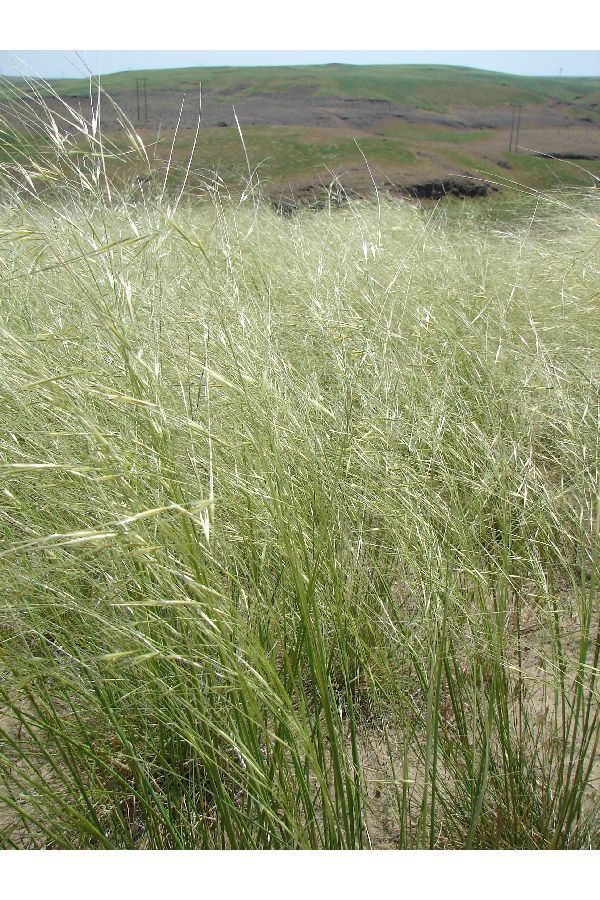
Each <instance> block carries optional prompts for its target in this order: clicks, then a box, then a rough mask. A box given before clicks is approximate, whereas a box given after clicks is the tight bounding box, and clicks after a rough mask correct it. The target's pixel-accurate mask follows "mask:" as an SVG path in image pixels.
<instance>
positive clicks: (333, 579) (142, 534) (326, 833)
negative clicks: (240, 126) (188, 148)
mask: <svg viewBox="0 0 600 900" xmlns="http://www.w3.org/2000/svg"><path fill="white" fill-rule="evenodd" d="M50 137H51V136H50ZM54 140H55V147H56V154H55V157H54V159H50V158H49V157H48V154H47V153H46V152H45V151H44V152H43V153H42V155H41V156H40V157H39V158H30V159H29V160H27V159H26V158H25V156H24V155H21V156H20V157H19V158H18V160H16V161H14V162H11V161H10V160H9V161H6V162H4V163H2V169H1V175H2V192H3V193H2V198H3V199H2V205H1V207H0V272H1V280H0V354H1V356H2V372H3V376H2V385H1V390H2V403H1V406H0V479H1V480H0V498H1V499H0V529H1V534H2V538H1V545H0V559H1V563H2V570H3V601H2V606H1V609H0V722H1V726H0V840H1V843H2V846H3V847H7V848H8V847H26V846H33V847H47V848H75V849H78V848H104V849H110V848H135V849H142V848H166V849H169V848H172V849H183V848H217V849H218V848H224V849H225V848H255V849H277V848H293V849H300V848H330V849H340V848H371V847H381V848H458V849H463V848H474V849H486V848H487V849H495V848H525V849H546V848H568V849H575V848H590V847H596V848H597V847H598V846H599V845H600V841H599V837H600V831H599V826H600V804H599V801H598V790H597V789H598V776H599V769H598V740H599V735H600V731H599V728H600V719H599V713H598V662H599V652H600V630H599V622H598V584H599V582H598V575H599V573H598V549H599V528H600V501H599V486H600V480H599V468H598V463H599V451H600V443H599V432H598V413H599V395H598V385H599V380H598V376H599V374H600V373H599V360H598V353H597V348H598V342H599V337H600V334H599V331H600V328H599V325H600V320H599V318H598V297H599V296H600V272H599V270H598V260H597V246H598V226H599V224H600V219H599V217H598V200H597V195H596V193H595V192H594V191H593V190H585V191H570V192H567V191H564V190H561V191H557V192H554V193H547V194H541V193H538V192H534V191H530V190H525V189H523V190H520V191H518V190H516V189H515V190H514V191H513V192H512V193H506V192H505V194H504V195H503V198H502V200H501V201H499V202H488V201H486V200H484V201H482V202H481V203H479V204H465V203H463V202H457V203H446V204H438V205H435V206H429V207H419V206H416V205H411V204H410V203H408V202H406V201H404V200H396V201H392V200H390V199H388V198H384V197H380V202H379V203H377V202H375V201H364V200H360V201H357V202H354V201H350V202H349V203H346V204H345V205H344V206H343V207H342V208H336V207H335V206H334V205H331V206H329V207H325V209H324V210H322V211H321V212H313V211H310V210H304V211H301V212H300V213H299V214H298V215H297V216H294V217H293V218H291V219H289V220H287V219H284V218H282V217H281V216H278V215H277V214H276V213H275V212H274V211H273V210H272V209H271V207H270V206H268V205H267V204H266V203H264V202H263V200H262V199H261V193H260V186H259V185H257V183H256V181H255V180H252V182H251V183H250V184H249V185H248V188H247V190H246V191H245V193H244V194H243V195H242V196H241V198H240V196H239V195H238V196H236V195H231V196H230V195H228V194H227V192H226V191H225V189H224V188H223V187H222V186H220V185H219V184H218V182H215V181H210V182H208V183H207V184H206V186H205V196H206V197H207V199H206V200H205V202H203V203H200V202H197V201H195V202H194V201H193V200H192V199H191V197H190V196H189V194H188V193H187V188H186V187H185V185H183V184H181V191H182V193H180V194H179V196H178V195H177V194H176V193H174V192H173V191H172V190H163V186H164V184H165V183H166V182H165V183H163V185H161V184H160V183H152V184H151V185H150V186H149V187H148V189H147V191H146V193H145V194H142V193H141V192H138V194H137V195H133V194H132V192H131V191H127V192H123V190H122V188H119V186H118V183H117V182H115V181H111V179H110V178H109V177H107V175H106V172H107V169H106V162H107V157H109V156H110V155H111V154H114V155H115V156H117V150H116V149H115V148H114V147H112V146H111V145H110V143H107V144H106V145H105V144H103V143H102V140H101V136H98V134H90V135H88V150H87V153H85V154H83V153H82V152H81V150H80V152H78V153H77V154H72V153H70V152H69V146H70V145H69V144H68V142H67V143H66V144H65V143H64V142H63V139H62V138H61V137H60V135H58V136H57V135H55V136H54ZM132 144H133V146H135V138H134V137H133V141H132ZM136 152H137V153H138V155H139V158H140V160H142V161H143V160H144V159H145V158H146V157H145V151H144V149H143V148H142V147H140V146H139V144H138V145H137V151H136ZM192 174H193V173H192ZM194 177H195V178H196V180H197V179H198V178H199V176H198V174H197V173H196V174H195V176H194ZM191 178H192V175H190V179H191Z"/></svg>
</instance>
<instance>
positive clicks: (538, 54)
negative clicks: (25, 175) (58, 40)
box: [0, 50, 600, 78]
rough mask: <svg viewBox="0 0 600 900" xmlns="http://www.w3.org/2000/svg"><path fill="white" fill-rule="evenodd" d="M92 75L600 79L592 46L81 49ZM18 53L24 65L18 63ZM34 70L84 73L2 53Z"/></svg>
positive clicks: (78, 67) (14, 69) (47, 56)
mask: <svg viewBox="0 0 600 900" xmlns="http://www.w3.org/2000/svg"><path fill="white" fill-rule="evenodd" d="M80 53H81V56H82V57H83V58H84V59H85V60H86V62H87V65H88V67H89V68H90V69H91V71H92V72H93V73H94V74H98V73H100V74H104V75H106V74H108V73H110V72H120V71H124V70H126V69H163V68H176V67H180V66H198V65H206V66H258V65H262V66H265V65H306V64H311V63H312V64H316V63H331V62H345V63H354V64H361V63H372V64H384V63H422V64H431V65H433V64H445V65H457V66H473V67H476V68H481V69H492V70H495V71H499V72H509V73H513V74H515V75H558V74H559V73H561V70H562V75H565V76H567V75H595V76H596V77H600V51H591V50H531V51H516V50H399V51H379V50H331V51H327V50H306V51H299V50H197V51H187V50H186V51H165V50H131V51H125V50H103V51H100V50H94V51H80ZM17 57H19V58H20V59H21V60H22V63H19V62H18V61H17V59H16V58H17ZM33 73H35V74H37V75H40V76H42V77H45V78H57V77H77V76H79V75H81V74H84V73H85V70H84V67H83V66H82V64H81V62H80V61H79V60H78V59H77V56H76V54H75V53H74V52H73V51H69V50H64V51H62V50H14V51H0V74H2V75H17V74H33Z"/></svg>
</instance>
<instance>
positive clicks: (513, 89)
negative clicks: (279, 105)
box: [50, 64, 600, 110]
mask: <svg viewBox="0 0 600 900" xmlns="http://www.w3.org/2000/svg"><path fill="white" fill-rule="evenodd" d="M136 78H146V79H147V87H148V90H149V91H191V90H196V89H197V88H198V84H199V83H200V82H202V84H203V85H204V86H205V87H206V88H207V89H218V90H219V91H220V92H221V93H222V94H223V96H224V97H227V96H232V95H236V96H239V95H243V94H256V93H265V92H266V93H285V92H287V91H290V90H297V91H300V90H302V91H305V92H308V93H309V94H313V95H320V96H328V95H329V96H347V97H369V98H373V99H382V100H390V101H392V102H395V103H406V104H409V105H418V106H421V107H422V108H425V109H427V108H430V109H437V110H441V109H445V108H447V107H448V106H450V105H454V104H456V103H464V104H469V105H475V106H486V105H490V104H497V103H543V102H545V101H547V100H549V99H553V100H565V101H569V102H570V101H574V100H575V99H576V98H580V97H585V96H586V95H587V94H590V93H593V92H596V91H599V90H600V78H554V77H531V76H520V75H506V74H504V73H500V72H488V71H484V70H480V69H471V68H467V67H461V66H352V65H336V64H333V65H324V66H256V67H252V68H251V69H249V68H248V67H212V66H211V67H196V68H187V69H148V70H140V71H135V72H116V73H114V74H112V75H105V76H104V77H103V78H102V84H103V85H104V88H105V90H106V91H108V93H113V94H117V93H123V92H127V91H135V89H136ZM50 84H51V85H52V88H53V89H54V90H55V91H57V93H59V94H61V95H65V96H70V97H86V96H87V95H88V93H89V80H88V79H87V78H80V79H56V80H53V81H51V82H50Z"/></svg>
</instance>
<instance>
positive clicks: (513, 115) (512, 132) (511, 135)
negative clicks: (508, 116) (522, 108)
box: [508, 106, 517, 153]
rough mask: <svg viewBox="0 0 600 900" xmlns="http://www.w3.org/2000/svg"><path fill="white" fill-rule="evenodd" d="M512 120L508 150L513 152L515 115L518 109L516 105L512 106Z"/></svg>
mask: <svg viewBox="0 0 600 900" xmlns="http://www.w3.org/2000/svg"><path fill="white" fill-rule="evenodd" d="M512 113H513V114H512V122H511V123H510V140H509V142H508V152H509V153H512V145H513V135H514V133H515V116H516V113H517V109H516V107H515V106H513V108H512Z"/></svg>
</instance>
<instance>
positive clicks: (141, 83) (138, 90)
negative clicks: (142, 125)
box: [135, 78, 148, 122]
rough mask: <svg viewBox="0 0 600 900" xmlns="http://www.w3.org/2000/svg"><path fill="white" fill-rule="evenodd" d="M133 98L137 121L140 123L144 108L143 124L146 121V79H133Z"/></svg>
mask: <svg viewBox="0 0 600 900" xmlns="http://www.w3.org/2000/svg"><path fill="white" fill-rule="evenodd" d="M135 96H136V100H137V120H138V122H141V121H142V115H141V113H142V106H143V108H144V122H147V121H148V93H147V90H146V79H145V78H136V79H135Z"/></svg>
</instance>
